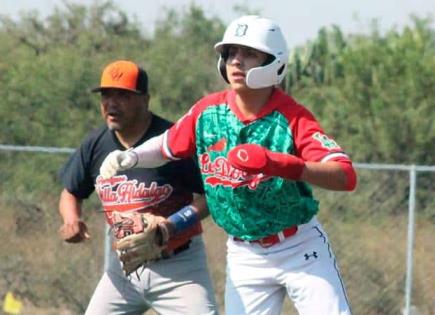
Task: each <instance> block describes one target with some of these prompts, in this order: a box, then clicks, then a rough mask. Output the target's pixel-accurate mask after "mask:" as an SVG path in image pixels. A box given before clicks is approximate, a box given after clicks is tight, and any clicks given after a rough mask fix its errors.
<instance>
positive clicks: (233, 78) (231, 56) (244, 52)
mask: <svg viewBox="0 0 435 315" xmlns="http://www.w3.org/2000/svg"><path fill="white" fill-rule="evenodd" d="M226 49H227V58H226V60H225V66H226V71H227V77H228V81H229V82H230V85H231V87H232V88H233V89H235V90H237V89H246V88H247V86H246V73H247V72H248V70H250V69H252V68H255V67H258V66H260V65H262V64H263V63H264V62H265V61H266V59H267V57H268V55H267V54H265V53H263V52H261V51H259V50H256V49H253V48H250V47H246V46H241V45H230V46H229V47H227V48H226Z"/></svg>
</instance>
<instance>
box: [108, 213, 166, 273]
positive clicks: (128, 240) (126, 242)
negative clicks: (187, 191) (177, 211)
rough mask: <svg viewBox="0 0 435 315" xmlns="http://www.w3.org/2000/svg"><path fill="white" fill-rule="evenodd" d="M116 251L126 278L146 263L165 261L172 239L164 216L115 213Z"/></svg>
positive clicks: (113, 218)
mask: <svg viewBox="0 0 435 315" xmlns="http://www.w3.org/2000/svg"><path fill="white" fill-rule="evenodd" d="M112 220H113V233H114V236H115V238H116V241H115V243H114V248H115V249H116V250H117V253H118V256H119V259H120V260H121V262H122V269H123V270H124V272H125V274H126V275H129V274H130V273H132V272H134V271H135V270H136V269H137V268H139V267H140V266H141V265H143V264H144V263H146V262H148V261H151V260H155V259H159V258H161V253H162V250H163V249H164V248H165V247H166V243H167V241H168V239H169V233H168V230H167V229H166V228H165V225H164V224H163V222H164V221H165V218H164V217H161V216H155V215H152V214H150V213H137V212H130V213H122V212H114V213H113V217H112Z"/></svg>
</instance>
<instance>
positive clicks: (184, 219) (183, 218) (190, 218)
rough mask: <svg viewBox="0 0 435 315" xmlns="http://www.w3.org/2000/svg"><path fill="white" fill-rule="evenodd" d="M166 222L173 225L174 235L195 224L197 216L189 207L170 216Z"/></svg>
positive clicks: (191, 207) (197, 219) (192, 208)
mask: <svg viewBox="0 0 435 315" xmlns="http://www.w3.org/2000/svg"><path fill="white" fill-rule="evenodd" d="M168 220H169V221H170V222H171V223H172V224H173V225H174V230H175V234H178V233H180V232H183V231H184V230H186V229H188V228H190V227H191V226H193V225H194V224H195V223H197V222H198V221H199V216H198V213H196V211H195V208H194V207H193V206H191V205H189V206H186V207H184V208H181V209H180V210H178V211H177V212H175V213H174V214H172V215H171V216H170V217H168Z"/></svg>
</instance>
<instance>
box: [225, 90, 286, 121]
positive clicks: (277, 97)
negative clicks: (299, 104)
mask: <svg viewBox="0 0 435 315" xmlns="http://www.w3.org/2000/svg"><path fill="white" fill-rule="evenodd" d="M277 91H280V90H279V89H275V90H274V91H273V92H272V95H271V96H270V98H269V100H268V101H267V102H266V104H264V105H263V106H262V107H261V109H260V111H259V112H258V113H257V114H256V115H254V116H251V117H249V118H248V117H245V116H244V115H243V113H242V112H241V111H240V109H239V107H238V106H237V104H236V92H235V91H234V90H231V91H229V92H228V105H229V107H230V109H231V111H232V112H233V113H234V114H235V115H236V117H237V118H238V119H239V120H240V121H241V122H243V123H244V124H249V123H251V122H253V121H255V120H257V119H260V118H262V117H264V116H267V115H269V114H270V113H271V112H273V111H274V110H276V109H277V108H278V107H280V106H283V105H285V104H284V103H283V101H285V99H283V98H282V94H284V93H279V92H277Z"/></svg>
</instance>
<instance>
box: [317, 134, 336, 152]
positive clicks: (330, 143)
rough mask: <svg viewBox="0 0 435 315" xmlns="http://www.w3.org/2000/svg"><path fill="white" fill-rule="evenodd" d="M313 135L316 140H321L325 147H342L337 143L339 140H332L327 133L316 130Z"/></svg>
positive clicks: (330, 148)
mask: <svg viewBox="0 0 435 315" xmlns="http://www.w3.org/2000/svg"><path fill="white" fill-rule="evenodd" d="M312 137H313V139H314V140H316V141H318V142H320V144H321V145H322V147H324V148H327V149H329V150H332V149H340V146H339V145H338V144H337V142H335V141H334V140H332V139H331V138H329V137H328V136H327V135H325V134H322V133H320V132H316V133H314V134H313V135H312Z"/></svg>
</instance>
